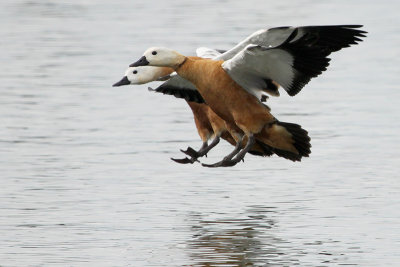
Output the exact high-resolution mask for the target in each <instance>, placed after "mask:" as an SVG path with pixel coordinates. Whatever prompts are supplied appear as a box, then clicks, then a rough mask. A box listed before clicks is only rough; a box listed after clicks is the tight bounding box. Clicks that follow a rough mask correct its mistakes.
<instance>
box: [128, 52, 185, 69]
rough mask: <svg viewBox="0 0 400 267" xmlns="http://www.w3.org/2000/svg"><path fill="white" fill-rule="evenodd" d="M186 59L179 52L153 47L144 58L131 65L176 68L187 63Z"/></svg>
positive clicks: (145, 53)
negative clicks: (184, 62)
mask: <svg viewBox="0 0 400 267" xmlns="http://www.w3.org/2000/svg"><path fill="white" fill-rule="evenodd" d="M185 59H186V57H185V56H183V55H181V54H179V53H178V52H176V51H174V50H172V49H169V48H164V47H151V48H149V49H147V50H146V51H145V52H144V54H143V57H141V58H140V59H139V60H138V61H137V62H135V63H133V64H131V65H130V67H135V66H146V65H148V66H159V67H171V68H176V67H178V66H179V65H180V64H182V63H183V61H185Z"/></svg>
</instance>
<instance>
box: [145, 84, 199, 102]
mask: <svg viewBox="0 0 400 267" xmlns="http://www.w3.org/2000/svg"><path fill="white" fill-rule="evenodd" d="M152 91H155V92H157V93H163V94H164V95H173V96H175V97H176V98H183V99H185V100H186V101H189V102H196V103H199V104H202V103H205V101H204V99H203V97H202V96H201V95H200V93H199V92H198V91H195V90H191V89H184V88H179V87H174V86H169V85H164V84H162V85H160V86H159V87H157V88H156V89H153V90H152Z"/></svg>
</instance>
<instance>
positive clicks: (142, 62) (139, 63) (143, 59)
mask: <svg viewBox="0 0 400 267" xmlns="http://www.w3.org/2000/svg"><path fill="white" fill-rule="evenodd" d="M147 65H149V62H148V61H147V59H146V57H145V56H142V57H141V58H139V60H138V61H136V62H135V63H132V64H131V65H129V67H139V66H147Z"/></svg>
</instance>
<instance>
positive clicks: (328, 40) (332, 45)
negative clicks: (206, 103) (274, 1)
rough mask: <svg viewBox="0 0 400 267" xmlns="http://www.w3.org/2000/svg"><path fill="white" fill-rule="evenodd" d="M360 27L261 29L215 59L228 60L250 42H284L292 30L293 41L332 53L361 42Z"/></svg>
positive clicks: (272, 44) (267, 43)
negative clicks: (301, 41)
mask: <svg viewBox="0 0 400 267" xmlns="http://www.w3.org/2000/svg"><path fill="white" fill-rule="evenodd" d="M361 27H362V25H326V26H301V27H292V26H290V27H275V28H269V29H262V30H258V31H256V32H254V33H252V34H251V35H249V36H248V37H246V38H245V39H244V40H242V41H241V42H240V43H238V44H237V45H236V46H234V47H233V48H232V49H230V50H228V51H226V52H225V53H223V54H221V55H220V56H218V57H217V58H215V59H216V60H225V61H226V60H229V59H231V58H232V57H234V56H235V55H236V54H237V53H239V52H240V51H241V50H242V49H244V48H245V47H246V46H247V45H250V44H255V45H261V46H266V47H270V46H271V47H275V46H279V45H281V44H282V43H284V42H285V41H286V40H287V38H289V36H290V35H291V34H292V33H293V32H295V33H296V36H294V39H293V41H296V40H298V39H302V40H303V41H304V43H305V44H306V45H307V46H311V47H315V48H319V49H321V50H324V51H326V52H329V53H332V52H336V51H339V50H340V49H342V48H345V47H349V46H351V45H355V44H357V43H358V42H361V41H362V40H361V38H362V37H365V34H366V33H367V32H365V31H362V30H359V28H361Z"/></svg>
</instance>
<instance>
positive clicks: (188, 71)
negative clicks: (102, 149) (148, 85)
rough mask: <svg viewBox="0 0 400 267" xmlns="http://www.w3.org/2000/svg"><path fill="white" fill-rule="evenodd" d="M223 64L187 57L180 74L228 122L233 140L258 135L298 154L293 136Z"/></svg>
mask: <svg viewBox="0 0 400 267" xmlns="http://www.w3.org/2000/svg"><path fill="white" fill-rule="evenodd" d="M222 63H223V61H215V60H209V59H198V58H194V59H191V57H187V58H186V60H185V61H184V62H183V63H182V64H181V65H180V66H179V67H178V68H176V72H177V73H178V74H179V75H180V76H182V77H183V78H185V79H187V80H189V81H191V82H192V83H193V84H194V85H195V86H196V88H197V89H198V90H199V92H200V94H201V95H202V96H203V98H204V99H205V101H206V103H207V104H208V106H209V107H210V108H211V109H212V111H214V112H215V113H216V114H217V115H218V116H219V117H220V118H222V119H223V120H224V121H225V122H226V124H227V128H228V129H229V130H230V132H231V134H232V136H233V137H235V134H236V133H237V134H243V133H244V134H245V135H247V136H248V135H249V134H254V135H255V137H256V139H257V140H260V141H261V142H263V143H265V144H267V145H270V146H272V147H275V148H279V149H284V150H288V151H291V152H293V153H296V154H298V151H297V149H296V148H295V147H294V146H293V143H294V140H292V138H291V136H292V135H291V134H290V133H289V132H288V131H287V130H286V129H285V128H284V127H282V126H279V125H273V122H274V121H275V118H274V116H272V114H271V113H270V112H269V110H268V108H267V107H265V106H264V105H263V104H262V103H261V102H260V101H259V100H258V99H257V98H256V97H255V96H253V95H251V94H249V93H248V92H247V91H245V90H244V89H243V88H242V87H240V85H238V84H237V83H236V82H235V81H234V80H232V78H231V77H230V76H229V75H228V74H227V73H226V72H225V70H224V69H223V68H222V66H221V65H222ZM235 139H236V138H235Z"/></svg>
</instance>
